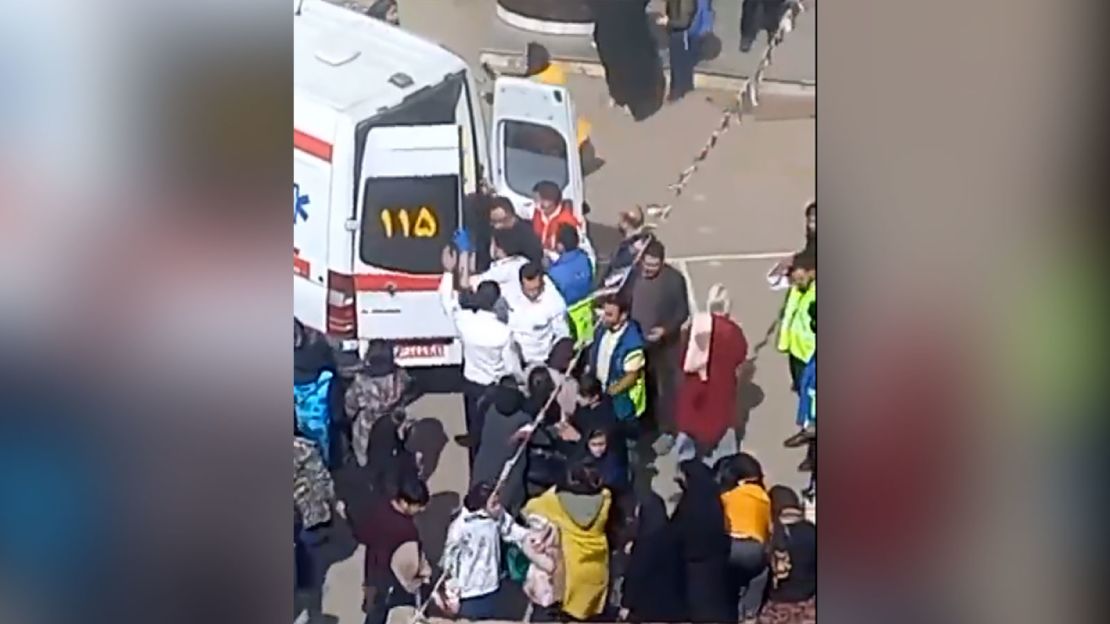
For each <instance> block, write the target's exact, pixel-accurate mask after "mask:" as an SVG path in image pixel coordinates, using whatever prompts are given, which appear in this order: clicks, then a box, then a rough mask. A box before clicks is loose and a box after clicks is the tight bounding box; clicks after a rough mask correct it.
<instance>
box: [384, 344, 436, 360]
mask: <svg viewBox="0 0 1110 624" xmlns="http://www.w3.org/2000/svg"><path fill="white" fill-rule="evenodd" d="M446 353H447V345H445V344H443V343H441V342H435V343H430V344H402V345H397V349H396V351H395V352H394V357H396V358H397V359H399V360H412V359H423V358H441V357H443V356H444V354H446Z"/></svg>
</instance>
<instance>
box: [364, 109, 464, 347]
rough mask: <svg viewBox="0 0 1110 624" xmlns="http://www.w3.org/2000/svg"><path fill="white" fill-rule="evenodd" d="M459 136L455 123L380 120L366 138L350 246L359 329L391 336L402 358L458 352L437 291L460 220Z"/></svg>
mask: <svg viewBox="0 0 1110 624" xmlns="http://www.w3.org/2000/svg"><path fill="white" fill-rule="evenodd" d="M459 143H460V138H459V127H458V126H457V125H455V124H444V125H424V126H380V127H375V128H371V129H370V131H369V133H368V134H367V138H366V149H365V151H364V153H363V157H362V169H361V177H360V184H359V191H358V211H357V212H356V215H357V224H358V226H357V227H358V230H357V234H356V236H355V250H354V251H355V254H354V256H355V271H356V275H355V290H356V303H357V309H358V325H359V334H360V335H361V336H363V337H370V338H388V339H393V340H398V341H399V342H401V343H402V344H400V345H399V349H398V356H399V357H400V358H401V359H402V360H404V361H405V363H406V364H409V365H423V364H428V365H433V364H444V363H449V362H445V361H443V359H444V358H450V359H454V360H457V359H459V357H458V354H454V357H451V356H452V355H453V354H452V351H457V348H456V347H455V346H454V345H453V344H452V339H453V337H454V333H455V331H454V326H453V324H452V323H451V321H450V319H448V317H447V315H446V313H445V312H444V311H443V307H442V305H441V304H440V302H439V299H438V295H437V292H436V289H437V287H438V285H439V280H440V276H441V275H442V274H443V266H442V264H441V261H440V256H441V252H442V250H443V247H444V246H445V245H447V244H448V243H449V242H450V241H451V237H452V234H453V233H454V232H455V230H456V229H458V227H459V223H460V215H461V209H462V208H461V207H462V198H461V185H460V172H461V168H462V163H461V153H460V150H459Z"/></svg>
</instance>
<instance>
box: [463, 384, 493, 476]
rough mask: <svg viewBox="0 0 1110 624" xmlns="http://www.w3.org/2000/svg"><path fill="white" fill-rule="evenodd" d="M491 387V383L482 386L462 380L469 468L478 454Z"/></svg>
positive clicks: (472, 466) (472, 465)
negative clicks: (468, 441) (468, 442)
mask: <svg viewBox="0 0 1110 624" xmlns="http://www.w3.org/2000/svg"><path fill="white" fill-rule="evenodd" d="M492 388H493V384H490V385H485V386H483V385H482V384H477V383H474V382H473V381H470V380H469V379H464V380H463V414H464V415H465V417H466V435H467V436H469V437H470V447H469V448H468V449H467V453H468V455H469V457H470V468H471V469H473V468H474V458H475V457H477V456H478V443H479V442H480V441H481V439H482V427H484V426H485V424H486V409H487V408H488V407H489V401H488V395H489V392H490V390H491V389H492Z"/></svg>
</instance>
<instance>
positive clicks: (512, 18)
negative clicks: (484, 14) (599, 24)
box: [497, 2, 594, 35]
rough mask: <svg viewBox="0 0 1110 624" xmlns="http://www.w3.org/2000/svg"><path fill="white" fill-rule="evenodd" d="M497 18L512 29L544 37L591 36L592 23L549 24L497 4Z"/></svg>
mask: <svg viewBox="0 0 1110 624" xmlns="http://www.w3.org/2000/svg"><path fill="white" fill-rule="evenodd" d="M497 17H498V18H500V19H501V21H502V22H505V23H506V24H508V25H509V26H512V27H513V28H519V29H520V30H526V31H528V32H535V33H543V34H545V35H593V34H594V23H593V22H551V21H548V20H542V19H537V18H535V17H528V16H526V15H521V14H520V13H516V12H513V11H510V10H509V9H506V8H505V7H503V6H501V3H500V2H498V3H497Z"/></svg>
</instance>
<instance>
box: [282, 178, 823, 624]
mask: <svg viewBox="0 0 1110 624" xmlns="http://www.w3.org/2000/svg"><path fill="white" fill-rule="evenodd" d="M534 193H535V196H534V202H535V204H534V205H535V206H536V210H535V215H534V217H533V219H532V222H531V223H530V224H529V223H527V222H526V221H525V220H523V219H521V218H520V217H519V216H518V215H517V213H516V211H515V210H514V209H513V205H512V203H511V202H509V201H508V200H507V199H505V198H501V197H496V196H491V195H488V194H485V193H482V194H479V195H478V196H476V197H472V198H469V201H468V205H467V215H466V218H465V223H466V228H465V229H464V230H462V231H460V232H459V233H458V235H457V236H456V237H455V240H454V242H453V244H452V245H450V246H449V247H448V248H446V249H444V251H443V254H442V263H443V275H442V278H441V281H440V286H439V299H440V301H441V303H442V305H443V308H444V311H445V313H446V314H447V315H448V316H449V317H450V318H451V319H452V320H453V322H454V325H455V328H456V331H457V334H458V337H459V340H460V343H461V346H462V352H463V365H462V388H461V390H462V395H463V405H462V408H463V412H464V415H465V427H466V433H465V434H464V435H462V436H459V437H458V438H457V439H456V442H457V443H458V444H460V445H462V446H464V447H465V448H466V449H467V457H468V471H469V472H468V474H469V488H468V491H467V493H466V495H465V496H464V497H463V500H462V505H461V508H460V509H458V510H457V511H456V515H455V516H454V518H453V519H452V521H451V524H450V526H449V528H448V530H447V533H446V543H445V546H444V548H443V556H442V558H441V560H439V561H436V562H434V563H435V564H436V565H435V566H433V565H431V563H430V562H428V561H427V560H426V558H425V552H426V549H425V548H424V546H423V544H422V540H423V539H427V538H428V536H421V535H420V534H419V532H418V531H417V529H416V524H415V522H414V517H416V516H417V515H418V514H420V513H421V511H422V510H423V509H424V508H425V506H427V505H428V502H429V499H430V495H429V491H428V488H427V485H426V479H427V477H428V476H429V475H427V474H425V473H426V469H425V468H424V467H423V466H422V465H421V464H422V462H421V457H420V455H419V454H418V453H416V452H414V451H413V450H412V449H411V448H410V446H409V444H408V437H409V434H408V432H409V431H410V430H411V427H412V419H411V418H409V417H408V414H407V410H406V408H407V407H408V405H409V404H411V403H412V401H414V400H415V399H416V398H417V396H418V394H419V389H418V388H417V387H416V384H415V383H414V382H413V376H412V375H410V373H409V372H407V371H405V370H404V369H403V368H401V367H399V366H398V365H397V364H396V362H395V360H394V357H393V353H394V350H393V345H392V344H390V343H389V342H387V341H382V340H373V341H370V344H369V347H368V348H367V349H366V351H365V355H364V356H363V357H362V358H361V360H360V361H359V362H357V363H353V364H341V363H340V362H339V360H338V358H337V357H336V353H335V351H334V350H333V349H332V348H331V345H330V344H329V343H328V341H327V339H326V338H325V337H324V336H322V335H320V334H319V333H318V332H315V331H313V330H311V329H309V328H306V327H305V326H303V325H302V324H301V323H300V322H299V321H297V320H294V367H295V370H294V404H295V409H294V431H295V435H294V510H295V521H294V547H295V551H296V552H297V553H298V554H299V558H298V561H309V562H311V560H312V557H311V552H312V551H313V549H314V548H317V547H318V546H319V544H320V543H322V542H323V541H325V540H327V539H328V536H329V534H331V533H332V532H333V531H334V530H336V527H337V526H339V525H344V526H349V527H350V530H351V532H352V534H353V535H354V537H355V539H356V540H357V541H358V542H359V543H361V544H363V545H365V567H364V575H365V576H364V586H365V600H364V605H363V608H364V611H365V613H366V622H367V624H381V623H384V622H385V621H386V618H387V615H388V613H389V612H390V610H391V609H392V608H394V607H397V606H401V605H410V606H411V605H415V604H418V603H420V602H423V601H425V600H430V601H433V602H434V604H435V608H436V609H438V610H439V611H440V612H442V613H444V614H447V615H449V616H453V617H457V618H460V619H467V620H481V619H494V618H499V619H500V618H504V619H519V618H520V617H521V615H522V614H521V613H519V612H512V611H509V612H506V610H507V608H508V607H507V606H506V605H507V604H510V603H512V601H511V600H506V596H507V595H508V594H512V593H513V592H515V593H517V594H521V593H522V594H523V595H524V596H525V597H527V599H528V602H529V603H530V604H531V605H532V608H534V609H535V612H534V614H533V615H532V619H533V620H539V621H542V620H545V619H546V620H548V621H556V620H564V621H585V620H594V619H622V620H629V621H641V622H681V621H692V622H755V621H761V622H764V621H765V622H812V621H813V618H814V615H813V610H814V597H815V592H816V587H815V575H816V566H815V539H814V538H815V531H814V526H813V525H812V524H811V523H810V522H809V521H807V520H806V519H805V517H804V514H803V511H802V507H803V506H802V502H801V499H800V498H799V496H798V494H797V493H795V492H794V491H792V490H790V489H789V488H786V487H783V486H774V487H771V488H767V487H766V486H765V484H764V477H763V470H762V467H761V465H760V463H759V461H757V460H756V458H755V457H753V456H752V455H751V454H749V453H745V452H740V448H739V447H740V440H739V439H738V435H737V428H736V427H737V422H736V402H737V398H738V393H739V391H740V388H739V385H740V384H739V379H740V376H741V372H742V370H743V369H744V363H745V361H746V360H747V358H748V355H749V354H748V350H749V348H748V343H747V340H746V338H745V335H744V332H743V330H742V329H741V328H740V326H739V325H738V324H737V323H736V322H735V321H733V320H732V319H731V318H730V301H729V296H728V293H727V292H726V291H725V289H724V287H723V286H721V285H719V284H717V285H714V286H713V287H712V288H711V289H710V291H709V296H708V301H707V302H706V305H705V308H704V309H705V311H704V312H695V313H693V314H691V310H690V305H689V302H690V296H689V293H688V284H687V283H686V280H685V279H684V277H683V275H682V273H681V272H679V271H677V270H675V269H674V268H673V267H671V266H670V265H669V264H667V262H666V249H665V247H664V245H663V243H662V242H661V241H660V240H659V239H658V238H657V237H655V236H654V235H651V234H649V233H647V232H646V230H645V229H644V223H643V215H642V214H641V213H639V212H638V211H631V212H628V213H624V214H622V215H621V219H620V229H621V232H622V233H623V234H624V241H623V242H622V243H621V244H620V245H619V246H618V248H617V249H616V251H615V252H614V253H613V255H612V257H611V259H610V261H609V263H608V267H607V270H606V271H599V270H598V266H597V261H596V258H594V257H593V256H592V254H590V253H586V251H585V250H583V248H582V247H583V242H584V241H585V240H587V239H586V237H585V226H584V224H583V223H580V222H579V219H578V218H577V217H576V216H575V214H574V213H573V211H572V210H571V207H570V205H569V204H568V203H566V202H564V201H563V200H562V198H561V196H560V192H559V188H558V186H557V185H555V184H552V183H548V182H541V183H539V184H537V185H536V187H535V189H534ZM805 214H806V219H807V226H806V232H807V234H806V240H807V242H806V247H805V249H803V250H802V251H801V252H799V253H798V254H796V255H795V256H794V257H793V258H792V259H791V261H789V262H786V263H784V264H783V265H782V266H781V267H780V268H776V271H779V272H783V273H784V274H785V275H788V276H789V279H790V284H791V285H790V289H789V291H788V293H787V295H786V298H785V302H784V305H783V310H782V316H781V319H780V321H779V333H778V336H777V346H778V349H779V351H781V352H782V353H784V354H785V356H786V362H787V368H788V370H789V374H790V378H791V381H792V387H793V389H794V391H795V392H796V393H797V394H798V411H797V416H796V422H797V425H798V429H799V431H798V433H797V434H796V435H794V436H792V437H791V438H790V439H788V440H786V441H785V443H786V445H787V446H801V445H808V447H809V449H810V452H809V453H808V455H807V459H806V463H805V465H803V466H801V467H800V468H802V469H804V470H808V471H813V470H814V458H815V455H814V451H813V449H814V448H815V447H814V440H815V437H816V433H815V432H816V427H815V425H816V409H815V400H814V399H815V393H816V373H815V363H816V356H815V345H816V342H815V337H816V282H815V278H816V204H811V205H810V206H807V208H806V213H805ZM670 453H674V454H675V459H676V460H677V463H678V466H679V479H678V480H679V482H680V485H681V496H680V497H679V499H678V501H677V506H676V507H675V509H674V511H673V513H671V514H668V513H667V507H666V504H665V503H664V501H663V500H662V499H661V498H660V497H659V496H658V495H657V494H655V493H654V492H653V491H652V488H651V485H652V484H651V478H652V473H651V470H650V468H651V466H652V464H653V463H654V461H655V458H656V457H657V456H660V455H666V454H670ZM514 457H519V461H515V462H514V461H512V460H513V459H514ZM509 468H511V469H509ZM341 469H351V470H353V471H354V474H355V475H357V476H356V477H355V487H356V488H358V489H359V490H360V491H361V492H363V493H369V497H368V501H369V502H368V503H367V504H365V505H360V506H359V508H358V509H356V508H355V507H354V506H353V505H348V504H347V501H345V500H343V499H344V496H343V495H342V494H341V493H340V494H337V487H336V484H335V482H334V479H333V474H335V473H336V471H338V470H341ZM814 478H815V477H814ZM814 487H815V485H814V483H813V482H811V484H810V487H809V488H808V490H810V491H807V492H804V494H805V495H807V496H812V495H813V492H812V490H813V489H814ZM308 568H311V565H309V566H308ZM434 568H435V569H438V570H439V571H440V574H442V579H441V580H442V582H440V583H435V582H434V581H436V580H437V579H440V576H439V575H436V576H433V569H434ZM299 572H300V573H301V574H299V576H301V577H302V579H301V580H302V581H303V582H305V583H306V584H309V585H311V584H313V583H316V584H319V583H320V582H321V580H322V579H321V571H320V570H309V571H307V572H305V571H303V570H299Z"/></svg>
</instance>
